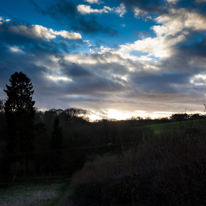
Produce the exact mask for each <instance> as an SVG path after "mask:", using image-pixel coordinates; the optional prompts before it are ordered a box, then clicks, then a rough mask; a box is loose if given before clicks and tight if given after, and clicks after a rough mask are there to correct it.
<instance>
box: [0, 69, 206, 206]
mask: <svg viewBox="0 0 206 206" xmlns="http://www.w3.org/2000/svg"><path fill="white" fill-rule="evenodd" d="M10 83H11V86H8V85H7V86H6V90H5V92H6V94H7V97H8V98H7V99H6V100H5V101H0V187H1V188H4V187H9V188H10V187H12V188H13V187H17V186H18V185H21V184H24V185H26V184H31V183H32V184H34V183H41V184H42V183H45V184H47V185H49V184H51V183H54V182H57V181H58V184H59V182H60V183H62V182H66V183H68V182H70V181H71V184H70V189H71V191H70V195H69V196H68V198H66V199H65V201H64V202H63V203H62V206H63V205H69V204H71V201H72V202H73V203H74V204H75V205H79V206H81V205H82V206H87V205H88V206H100V205H101V206H104V205H105V206H108V205H113V206H115V205H122V206H125V205H138V206H140V205H148V206H149V205H158V206H161V205H175V206H176V205H187V206H189V205H206V196H205V191H206V150H205V145H206V127H205V125H206V118H205V116H204V115H200V114H193V115H188V114H186V113H185V114H173V115H172V116H171V117H169V118H159V119H150V118H149V117H148V118H145V119H143V118H141V117H133V118H131V119H128V120H125V121H116V120H108V119H102V120H101V121H96V122H90V121H89V119H88V117H87V111H85V110H82V109H76V108H69V109H65V110H61V109H51V110H48V111H40V110H38V109H36V108H35V107H34V104H35V102H34V101H33V100H32V94H33V92H34V91H33V87H32V84H31V81H30V79H28V77H27V76H26V75H25V74H23V73H21V72H20V73H15V74H14V75H12V76H11V79H10ZM160 125H161V126H160ZM163 125H165V126H163ZM156 129H157V130H158V133H156V132H155V130H156ZM70 179H71V180H70ZM58 187H60V188H61V190H62V193H64V191H67V189H68V184H66V186H65V185H64V184H63V185H62V184H59V186H58ZM7 189H8V188H7ZM63 190H64V191H63ZM1 192H2V191H1V190H0V195H1V194H2V193H1ZM52 192H53V191H52ZM52 194H53V193H52ZM49 195H50V194H49ZM64 196H65V195H64ZM59 197H61V196H59ZM56 198H57V197H56ZM42 201H43V200H42ZM55 201H56V202H58V204H59V202H60V201H59V199H58V198H57V199H56V200H55ZM0 204H1V202H0ZM11 204H13V203H11ZM53 205H55V204H53Z"/></svg>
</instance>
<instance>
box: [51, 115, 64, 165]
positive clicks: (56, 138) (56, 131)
mask: <svg viewBox="0 0 206 206" xmlns="http://www.w3.org/2000/svg"><path fill="white" fill-rule="evenodd" d="M62 139H63V136H62V129H61V127H60V126H59V118H58V117H56V118H55V120H54V126H53V132H52V138H51V148H52V151H53V164H54V165H55V166H57V164H58V161H59V158H60V155H61V151H60V150H61V146H62Z"/></svg>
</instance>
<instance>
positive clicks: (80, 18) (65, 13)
mask: <svg viewBox="0 0 206 206" xmlns="http://www.w3.org/2000/svg"><path fill="white" fill-rule="evenodd" d="M28 1H29V2H30V3H32V4H33V5H34V6H35V8H36V10H37V11H38V12H40V13H41V14H43V15H49V16H51V17H52V18H53V19H55V20H57V21H58V23H59V22H61V23H62V24H64V25H66V26H69V27H71V29H73V30H74V31H77V32H83V33H85V34H97V33H104V34H106V35H110V36H115V35H117V34H118V31H117V30H114V29H113V28H112V26H109V25H105V24H103V23H101V22H98V21H97V18H96V16H94V15H86V16H85V15H81V14H80V13H79V12H78V11H77V7H76V5H75V4H74V3H73V2H71V1H66V0H61V1H60V0H59V1H58V2H57V3H56V4H54V5H51V6H49V7H48V8H47V9H45V10H44V9H42V8H41V7H40V6H39V5H38V4H37V3H36V2H34V1H33V0H28Z"/></svg>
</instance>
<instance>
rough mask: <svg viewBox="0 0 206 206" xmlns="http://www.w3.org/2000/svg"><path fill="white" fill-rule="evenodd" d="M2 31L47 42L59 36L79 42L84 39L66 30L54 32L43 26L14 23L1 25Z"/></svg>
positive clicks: (0, 29)
mask: <svg viewBox="0 0 206 206" xmlns="http://www.w3.org/2000/svg"><path fill="white" fill-rule="evenodd" d="M0 31H1V32H6V31H9V32H11V33H15V34H18V35H21V36H27V37H29V38H42V39H46V40H47V41H49V40H51V39H55V38H56V37H57V36H61V37H63V38H65V39H69V40H78V39H81V38H82V37H81V35H80V34H79V33H75V32H71V33H69V32H67V31H65V30H62V31H54V30H53V29H49V28H46V27H43V26H41V25H15V24H13V23H10V24H6V23H4V25H3V24H0Z"/></svg>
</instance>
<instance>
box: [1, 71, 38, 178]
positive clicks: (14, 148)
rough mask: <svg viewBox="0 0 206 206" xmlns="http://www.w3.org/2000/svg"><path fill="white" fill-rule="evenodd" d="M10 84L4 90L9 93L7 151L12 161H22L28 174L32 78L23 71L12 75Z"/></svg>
mask: <svg viewBox="0 0 206 206" xmlns="http://www.w3.org/2000/svg"><path fill="white" fill-rule="evenodd" d="M9 81H10V84H11V86H9V85H6V89H5V90H4V91H5V92H6V94H7V99H6V101H5V113H6V119H7V125H8V133H9V135H8V136H9V138H8V141H7V153H8V155H9V156H10V157H11V158H10V160H11V162H13V161H17V160H18V161H20V162H22V164H23V167H24V172H25V175H26V169H27V163H28V160H29V159H30V157H31V153H32V151H33V140H34V134H33V130H34V114H35V108H34V104H35V101H33V100H32V95H33V93H34V90H33V86H32V83H31V80H30V79H29V78H28V77H27V76H26V75H25V74H24V73H22V72H19V73H18V72H15V73H14V74H13V75H11V78H10V80H9Z"/></svg>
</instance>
